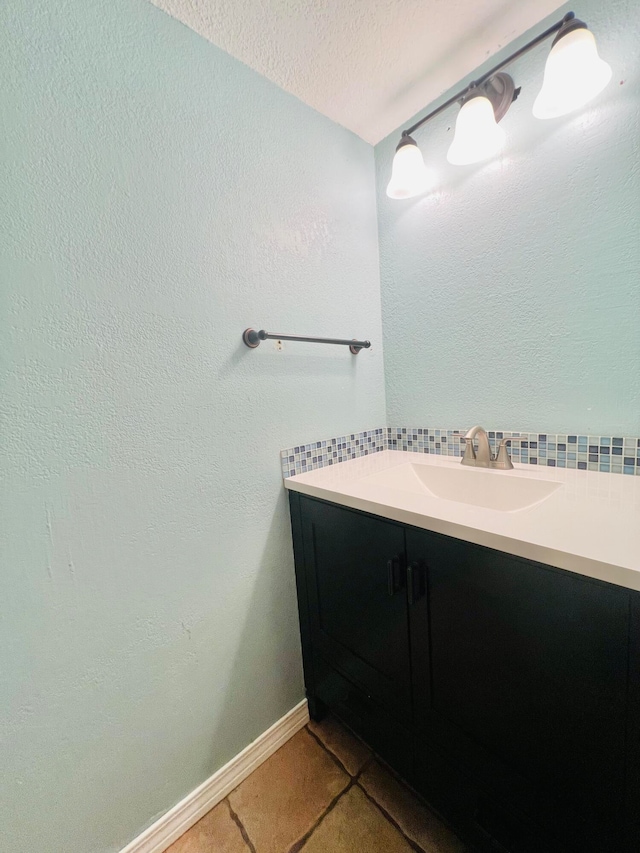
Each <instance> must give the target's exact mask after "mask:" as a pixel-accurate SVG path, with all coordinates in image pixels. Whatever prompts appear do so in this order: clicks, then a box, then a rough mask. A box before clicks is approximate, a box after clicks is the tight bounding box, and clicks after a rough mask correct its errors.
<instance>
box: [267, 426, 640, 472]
mask: <svg viewBox="0 0 640 853" xmlns="http://www.w3.org/2000/svg"><path fill="white" fill-rule="evenodd" d="M465 432H466V430H453V429H431V428H426V427H380V428H379V429H373V430H367V431H365V432H359V433H351V435H342V436H337V437H336V438H328V439H325V440H323V441H314V442H311V444H302V445H299V446H298V447H291V448H289V449H288V450H283V451H282V452H281V453H280V459H281V462H282V476H283V477H285V478H286V477H293V476H294V475H295V474H303V473H304V472H305V471H313V470H315V469H316V468H324V467H325V466H326V465H336V464H337V463H339V462H346V461H347V460H348V459H356V458H357V457H359V456H367V455H369V454H370V453H378V452H380V451H381V450H406V451H413V452H414V453H434V454H436V455H438V456H462V454H463V452H464V440H463V439H462V436H463V435H464V434H465ZM511 437H512V438H518V439H519V441H518V442H517V443H514V444H513V445H512V446H511V449H510V453H511V458H512V459H513V461H514V462H515V463H518V462H519V463H521V464H523V465H546V466H547V467H549V468H576V469H578V470H582V471H601V472H603V473H607V474H630V475H637V476H640V438H637V437H634V438H629V437H627V436H602V435H578V434H575V435H570V434H568V433H567V434H559V433H537V432H524V431H518V430H501V431H493V430H492V431H490V432H489V442H490V444H491V448H492V450H493V452H494V453H495V451H496V449H497V445H498V443H499V442H500V440H501V439H502V438H511Z"/></svg>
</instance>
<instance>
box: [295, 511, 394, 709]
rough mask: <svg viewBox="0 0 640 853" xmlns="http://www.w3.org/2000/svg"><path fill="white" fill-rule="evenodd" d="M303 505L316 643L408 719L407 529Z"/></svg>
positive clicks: (350, 675) (367, 689)
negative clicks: (405, 555)
mask: <svg viewBox="0 0 640 853" xmlns="http://www.w3.org/2000/svg"><path fill="white" fill-rule="evenodd" d="M301 507H302V531H303V543H304V561H305V570H306V573H307V590H308V598H309V618H310V624H311V641H312V645H313V648H314V649H316V650H318V651H319V652H320V653H321V654H322V655H323V656H324V657H325V658H326V659H327V660H329V661H330V662H331V663H332V665H334V666H335V667H336V668H337V669H339V670H340V671H341V672H342V673H343V674H344V675H345V676H346V677H347V678H348V679H349V680H350V681H353V682H354V683H356V684H359V685H360V686H361V687H362V689H363V690H364V691H365V692H366V693H367V694H369V695H371V696H374V697H375V699H376V700H377V701H378V702H379V703H380V704H382V705H384V706H386V707H387V708H389V709H390V710H392V711H394V712H396V713H398V714H399V715H400V716H402V717H403V718H405V719H410V718H411V684H410V660H409V628H408V617H407V599H406V583H405V582H404V576H403V569H404V531H403V529H402V528H401V527H399V526H398V525H395V524H392V523H390V522H385V521H382V520H380V519H377V518H371V517H369V516H366V515H362V514H359V513H355V512H352V511H350V510H346V509H343V508H341V507H335V506H332V505H330V504H324V503H321V502H318V501H314V500H310V499H303V500H302V501H301Z"/></svg>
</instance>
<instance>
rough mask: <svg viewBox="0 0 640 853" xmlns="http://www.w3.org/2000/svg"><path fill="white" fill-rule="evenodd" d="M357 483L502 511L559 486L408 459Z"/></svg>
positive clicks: (538, 499) (504, 473)
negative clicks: (417, 463) (419, 463)
mask: <svg viewBox="0 0 640 853" xmlns="http://www.w3.org/2000/svg"><path fill="white" fill-rule="evenodd" d="M360 482H361V483H371V484H372V485H376V486H386V487H387V488H389V489H399V490H401V491H403V492H411V493H413V494H416V493H417V494H423V495H432V496H433V497H437V498H443V499H444V500H447V501H457V502H458V503H463V504H471V505H473V506H482V507H485V508H486V509H495V510H499V511H501V512H515V511H517V510H521V509H527V508H528V507H531V506H535V504H538V503H540V502H541V501H543V500H545V499H546V498H548V497H549V495H550V494H552V493H553V492H555V490H556V489H559V488H560V486H561V483H555V482H552V481H551V480H540V479H537V478H535V479H534V478H529V477H522V476H518V474H517V473H516V471H492V470H489V469H486V468H472V467H465V466H462V465H460V464H459V465H458V467H455V468H453V467H451V468H449V467H446V468H445V467H438V466H435V465H415V464H413V463H411V462H409V463H406V464H403V465H397V466H396V467H394V468H388V469H386V470H385V471H379V472H378V473H377V474H370V475H369V476H368V477H363V478H362V479H361V480H360Z"/></svg>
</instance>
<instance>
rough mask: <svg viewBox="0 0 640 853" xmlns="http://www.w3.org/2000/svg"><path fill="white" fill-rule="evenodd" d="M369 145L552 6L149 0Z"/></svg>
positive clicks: (542, 2) (450, 0) (418, 0)
mask: <svg viewBox="0 0 640 853" xmlns="http://www.w3.org/2000/svg"><path fill="white" fill-rule="evenodd" d="M152 2H153V3H155V5H156V6H159V7H160V8H161V9H164V10H165V11H166V12H168V13H169V14H170V15H172V16H173V17H174V18H177V19H178V20H180V21H182V22H183V23H185V24H187V26H189V27H191V28H192V29H193V30H195V31H196V32H197V33H200V34H201V35H202V36H204V37H205V38H207V39H208V40H209V41H211V42H213V44H215V45H217V46H218V47H221V48H222V49H223V50H225V51H227V53H230V54H231V55H232V56H235V57H236V58H237V59H240V60H241V61H242V62H244V63H246V64H247V65H249V66H250V67H251V68H254V69H255V70H256V71H259V72H260V73H261V74H263V75H264V76H265V77H268V78H269V79H270V80H272V81H273V82H274V83H276V84H277V85H278V86H280V87H281V88H282V89H285V90H286V91H287V92H291V93H293V94H294V95H296V96H297V97H298V98H300V100H302V101H304V102H305V103H307V104H309V105H310V106H312V107H314V109H316V110H318V111H319V112H321V113H324V115H326V116H328V117H329V118H331V119H333V120H334V121H336V122H338V123H339V124H342V125H344V126H345V127H348V128H349V129H350V130H352V131H354V132H355V133H357V134H358V135H359V136H361V137H362V138H363V139H365V140H367V142H370V143H372V144H375V143H376V142H379V140H380V139H382V138H383V137H385V136H387V135H388V134H389V133H391V132H392V131H393V130H395V128H397V127H399V126H400V125H401V124H403V123H405V122H406V121H407V119H409V118H410V117H411V116H413V115H414V114H415V113H416V112H418V111H419V110H421V109H422V108H423V107H425V106H427V105H428V104H429V103H431V101H433V100H434V99H435V98H437V97H438V96H439V95H441V94H442V93H443V92H444V91H446V90H447V89H448V88H450V87H451V86H453V85H454V84H455V83H457V82H458V81H459V80H461V79H462V78H463V77H466V76H467V75H469V74H471V73H472V72H473V70H474V69H475V68H476V67H477V66H478V65H480V64H481V63H482V62H483V61H484V60H485V59H486V58H487V57H488V56H490V55H492V54H493V53H495V52H496V51H497V50H499V49H500V48H501V47H502V46H503V45H505V44H508V43H509V42H510V41H512V40H513V39H514V38H516V37H517V36H519V35H521V34H522V33H523V32H524V31H525V30H527V29H528V28H529V27H531V26H534V25H535V24H536V23H538V21H540V20H541V19H542V18H544V17H545V16H546V15H548V14H550V13H551V12H553V11H554V10H555V9H557V8H558V7H559V6H560V5H561V4H560V3H559V2H557V0H517V2H514V0H152Z"/></svg>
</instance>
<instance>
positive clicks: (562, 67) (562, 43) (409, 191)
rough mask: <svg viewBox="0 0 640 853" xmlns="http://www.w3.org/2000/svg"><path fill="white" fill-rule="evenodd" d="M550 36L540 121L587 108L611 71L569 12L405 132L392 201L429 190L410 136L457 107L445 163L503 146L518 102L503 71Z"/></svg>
mask: <svg viewBox="0 0 640 853" xmlns="http://www.w3.org/2000/svg"><path fill="white" fill-rule="evenodd" d="M550 36H555V38H554V40H553V43H552V45H551V51H550V53H549V56H548V58H547V63H546V67H545V72H544V81H543V85H542V89H541V91H540V94H539V95H538V97H537V98H536V101H535V103H534V106H533V115H534V116H535V117H536V118H540V119H547V118H557V117H559V116H563V115H566V114H567V113H570V112H572V111H573V110H576V109H579V108H580V107H582V106H584V105H585V104H586V103H588V101H590V100H591V99H592V98H594V97H595V96H596V95H598V94H599V93H600V92H601V91H602V90H603V89H604V87H605V86H606V85H607V83H608V82H609V81H610V79H611V75H612V71H611V66H610V65H608V64H607V63H606V62H604V60H602V59H600V57H599V56H598V50H597V48H596V42H595V39H594V37H593V35H592V34H591V32H589V30H588V29H587V25H586V24H585V23H584V22H583V21H580V20H578V19H577V18H576V16H575V14H574V13H573V12H568V13H567V14H566V15H565V16H564V18H562V20H560V21H558V22H557V23H555V24H553V26H551V27H549V29H547V30H545V31H544V32H543V33H540V35H539V36H536V37H535V38H534V39H532V40H531V41H530V42H528V43H527V44H525V45H524V46H523V47H521V48H520V49H519V50H517V51H515V53H512V54H511V56H508V57H507V58H506V59H504V60H503V61H502V62H500V63H499V64H498V65H496V66H495V67H494V68H492V69H491V70H490V71H487V73H486V74H483V75H482V77H480V78H479V79H478V80H476V81H474V82H473V83H471V84H470V85H469V86H467V87H466V88H465V89H463V90H462V91H460V92H458V93H456V94H455V95H453V97H451V98H449V100H448V101H445V103H444V104H441V105H440V106H439V107H436V109H434V110H432V111H431V112H430V113H429V114H428V115H426V116H425V117H424V118H422V119H420V121H417V122H416V123H415V124H414V125H413V126H412V127H410V128H408V129H407V130H403V131H402V138H401V139H400V142H399V144H398V147H397V148H396V153H395V156H394V158H393V166H392V170H391V180H390V181H389V184H388V186H387V195H388V196H389V198H394V199H404V198H412V197H413V196H416V195H419V194H420V193H423V192H425V191H426V190H427V189H429V186H430V181H429V171H428V169H427V167H426V166H425V163H424V160H423V158H422V154H421V152H420V149H419V148H418V146H417V144H416V142H415V140H414V139H413V137H412V134H413V133H414V132H415V131H416V130H418V128H420V127H422V125H423V124H426V123H427V122H428V121H431V119H432V118H435V117H436V116H437V115H439V114H440V113H441V112H443V111H444V110H446V109H447V108H448V107H450V106H451V105H452V104H454V103H456V102H457V103H459V104H460V112H459V113H458V118H457V120H456V129H455V134H454V139H453V142H452V143H451V146H450V147H449V151H448V152H447V160H448V161H449V162H450V163H453V164H454V165H456V166H457V165H467V164H469V163H478V162H480V161H481V160H486V159H488V158H489V157H492V156H494V155H495V154H496V153H497V152H498V151H500V149H501V148H502V147H503V145H504V142H505V138H506V136H505V133H504V131H503V129H502V128H501V127H499V126H498V122H499V121H500V120H501V119H502V118H503V117H504V116H505V115H506V113H507V110H508V109H509V107H510V106H511V104H512V103H513V101H515V100H516V98H517V97H518V95H519V93H520V89H519V88H516V87H515V84H514V82H513V79H512V78H511V77H510V76H509V75H508V74H505V73H503V72H502V69H503V68H505V67H506V66H507V65H509V64H510V63H511V62H513V61H514V60H516V59H518V58H519V57H520V56H522V55H523V54H525V53H528V51H530V50H531V49H532V48H534V47H536V46H537V45H539V44H541V43H542V42H543V41H545V40H546V39H548V38H549V37H550Z"/></svg>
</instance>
